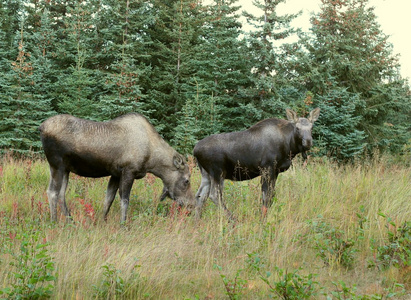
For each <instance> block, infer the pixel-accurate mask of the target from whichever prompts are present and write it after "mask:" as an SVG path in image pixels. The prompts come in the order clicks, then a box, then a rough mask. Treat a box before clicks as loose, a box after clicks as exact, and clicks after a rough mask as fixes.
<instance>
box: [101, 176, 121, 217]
mask: <svg viewBox="0 0 411 300" xmlns="http://www.w3.org/2000/svg"><path fill="white" fill-rule="evenodd" d="M119 185H120V179H119V178H118V177H115V176H111V177H110V180H109V182H108V186H107V193H106V200H105V201H104V213H103V217H104V221H107V214H108V212H109V211H110V207H111V204H113V201H114V198H115V197H116V193H117V191H118V187H119Z"/></svg>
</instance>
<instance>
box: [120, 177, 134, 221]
mask: <svg viewBox="0 0 411 300" xmlns="http://www.w3.org/2000/svg"><path fill="white" fill-rule="evenodd" d="M134 178H135V176H133V174H132V173H128V172H123V174H122V176H121V178H120V185H119V193H120V201H121V224H123V225H124V224H125V222H126V218H127V209H128V205H129V202H130V193H131V188H132V187H133V182H134Z"/></svg>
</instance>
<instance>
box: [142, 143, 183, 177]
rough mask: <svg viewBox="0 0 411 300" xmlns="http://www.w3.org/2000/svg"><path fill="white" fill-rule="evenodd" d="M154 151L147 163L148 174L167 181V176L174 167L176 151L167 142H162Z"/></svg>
mask: <svg viewBox="0 0 411 300" xmlns="http://www.w3.org/2000/svg"><path fill="white" fill-rule="evenodd" d="M153 149H154V151H153V153H152V155H151V156H150V159H149V161H148V162H147V172H149V173H151V174H153V175H155V176H157V177H159V178H161V180H163V181H164V180H166V178H165V174H168V173H169V171H170V169H172V168H173V167H174V166H173V156H174V154H175V153H176V151H175V150H174V149H173V148H172V147H171V146H170V145H168V144H167V143H166V142H165V141H161V143H160V144H157V145H155V146H154V147H153Z"/></svg>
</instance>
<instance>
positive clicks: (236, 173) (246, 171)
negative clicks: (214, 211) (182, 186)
mask: <svg viewBox="0 0 411 300" xmlns="http://www.w3.org/2000/svg"><path fill="white" fill-rule="evenodd" d="M286 113H287V118H288V121H287V120H281V119H274V118H272V119H267V120H263V121H261V122H259V123H257V124H255V125H254V126H252V127H250V128H249V129H247V130H244V131H239V132H230V133H221V134H215V135H211V136H209V137H206V138H204V139H203V140H201V141H199V142H198V143H197V145H196V146H195V147H194V157H195V158H196V161H197V164H198V166H199V168H200V171H201V175H202V179H201V185H200V188H199V189H198V192H197V194H196V201H197V204H196V215H197V217H198V218H200V217H201V211H202V207H203V205H204V202H205V200H207V198H208V197H210V198H211V200H212V201H213V202H214V203H215V204H216V205H221V206H222V207H223V209H224V210H225V212H226V213H227V215H228V216H229V218H230V219H233V216H232V214H231V212H230V211H229V210H228V209H227V207H226V206H225V204H224V202H223V200H222V194H223V185H224V180H225V179H230V180H234V181H242V180H249V179H252V178H255V177H257V176H261V190H262V202H263V203H262V205H263V213H264V214H265V212H266V211H267V208H268V207H270V206H271V204H272V198H273V196H274V188H275V182H276V180H277V177H278V174H279V173H281V172H284V171H286V170H287V169H288V168H289V167H290V166H291V160H292V159H293V158H294V157H295V156H296V155H297V154H298V153H301V154H302V155H303V157H304V158H307V154H306V151H307V150H309V149H310V148H311V146H312V136H311V129H312V126H313V123H314V122H315V121H316V120H317V119H318V116H319V114H320V109H319V108H316V109H314V110H313V111H311V112H310V115H309V117H308V118H299V117H297V114H296V113H295V112H294V111H292V110H289V109H287V110H286Z"/></svg>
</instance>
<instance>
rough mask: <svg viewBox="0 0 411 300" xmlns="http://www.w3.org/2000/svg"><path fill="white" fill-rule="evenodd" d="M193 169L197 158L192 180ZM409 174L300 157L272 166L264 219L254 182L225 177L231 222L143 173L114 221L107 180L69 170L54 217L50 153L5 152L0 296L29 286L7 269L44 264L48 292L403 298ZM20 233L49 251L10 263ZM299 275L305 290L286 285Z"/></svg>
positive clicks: (410, 260) (59, 295)
mask: <svg viewBox="0 0 411 300" xmlns="http://www.w3.org/2000/svg"><path fill="white" fill-rule="evenodd" d="M200 179H201V177H200V174H199V171H198V169H196V168H194V170H193V174H192V186H193V189H194V190H196V189H197V188H198V186H199V183H200ZM410 179H411V169H410V167H405V166H401V165H392V164H388V163H386V162H385V161H384V160H375V161H370V162H366V163H361V164H356V165H348V166H339V165H336V164H333V163H331V162H329V161H328V160H326V159H311V161H310V162H309V164H308V165H307V166H306V167H303V165H302V164H301V162H299V161H298V160H297V161H296V162H295V166H294V167H293V168H291V169H290V170H288V171H287V172H284V173H282V174H281V175H280V177H279V179H278V181H277V193H276V199H275V203H274V205H273V206H272V207H271V209H270V210H269V211H268V215H267V218H266V220H262V219H261V217H260V207H261V203H260V202H261V199H260V197H261V196H260V184H259V180H252V181H245V182H237V183H233V182H230V181H226V184H225V192H224V198H225V200H226V202H227V206H228V207H229V209H230V210H231V211H233V213H234V214H235V215H236V217H237V218H238V222H237V223H236V224H231V223H229V222H228V220H227V219H226V217H225V215H224V213H223V212H221V211H220V210H219V209H218V208H217V207H215V205H214V204H213V203H212V202H211V201H208V202H207V205H206V206H205V208H204V213H203V218H202V219H201V220H200V221H199V222H198V223H197V222H196V220H195V218H194V217H186V216H182V215H181V214H179V213H178V211H177V210H176V209H175V208H174V206H173V205H172V200H167V201H166V202H161V203H160V202H159V200H158V198H159V196H160V194H161V191H162V183H161V181H160V180H158V179H155V178H153V177H148V178H147V177H146V178H145V179H143V180H139V181H136V182H135V183H134V186H133V190H132V196H131V198H130V207H129V211H128V220H127V224H126V226H125V227H121V226H120V222H119V220H120V212H119V207H120V205H119V201H118V198H117V199H116V201H115V203H114V204H113V207H112V209H111V211H110V214H109V220H108V221H107V223H105V222H103V221H102V217H101V214H102V208H103V201H104V195H105V189H106V185H107V183H108V178H102V179H88V178H80V177H78V176H75V175H73V174H72V175H70V182H69V188H68V191H67V203H68V206H69V207H70V210H71V212H72V216H73V219H74V224H66V223H65V222H64V217H63V216H60V221H59V223H58V224H52V223H51V222H50V217H49V209H48V203H47V195H46V189H47V185H48V180H49V171H48V166H47V163H46V162H45V161H44V160H41V159H37V160H17V159H13V158H12V157H11V156H5V157H3V158H1V159H0V254H1V256H0V291H3V293H4V294H3V296H2V295H0V298H1V297H4V295H5V293H6V292H7V291H10V290H12V289H13V288H14V290H17V287H19V286H22V285H24V284H26V285H27V286H28V287H29V288H30V287H31V286H29V284H28V283H22V282H19V281H18V280H17V279H16V278H17V277H18V276H19V274H23V273H24V274H26V273H27V272H30V271H31V270H35V269H36V268H37V269H38V268H39V266H43V265H44V264H46V263H48V262H49V263H51V264H49V266H50V270H49V272H50V273H51V275H53V276H55V277H56V279H55V280H51V281H46V280H45V279H43V281H41V280H40V282H37V283H36V284H34V285H35V286H37V287H38V286H43V287H47V286H48V285H49V284H51V285H52V286H51V287H52V288H51V289H50V290H51V298H52V299H266V298H269V296H271V297H273V298H278V299H287V298H285V296H284V295H286V296H288V297H289V298H288V299H326V298H327V296H328V297H329V299H388V298H391V299H409V298H410V297H411V292H410V290H411V257H410V255H408V253H409V252H407V250H409V251H410V253H411V249H410V247H411V242H410V234H411V230H410V232H409V231H404V230H403V231H401V226H403V225H404V224H406V222H410V221H411V201H410V200H411V185H410V181H411V180H410ZM410 225H411V224H410ZM404 228H406V227H404ZM34 233H35V234H34ZM390 233H391V236H392V235H395V236H396V237H397V239H394V238H391V239H390V238H389V237H390ZM23 242H24V243H25V244H26V245H28V246H30V247H32V249H33V251H34V252H36V251H38V252H41V251H43V250H45V251H46V252H47V255H49V256H47V255H39V256H40V257H43V256H44V257H43V258H42V259H43V260H42V261H39V260H37V261H34V259H33V260H27V259H26V260H27V261H28V262H27V263H26V264H25V265H24V267H21V265H20V267H19V268H17V267H16V263H15V262H16V260H18V259H21V258H22V257H26V258H27V255H28V254H27V253H26V252H24V251H23V250H22V247H21V245H22V243H23ZM1 245H3V246H1ZM384 247H385V248H384ZM383 248H384V249H385V252H384V255H386V256H388V257H386V259H387V260H386V261H385V260H384V261H383V259H382V258H381V257H380V256H379V255H380V254H381V253H383V250H382V249H383ZM387 249H388V250H387ZM392 249H396V250H392ZM11 253H13V254H14V255H11ZM41 253H43V252H41ZM41 253H40V254H41ZM31 255H32V256H35V255H34V254H31ZM254 259H256V260H254ZM251 260H253V262H251ZM396 262H398V263H396ZM16 274H17V275H16ZM50 278H53V277H50ZM309 278H310V279H309ZM299 282H300V283H303V284H302V287H304V288H306V291H305V294H304V295H306V296H304V297H305V298H303V296H302V295H303V292H302V290H301V289H298V288H297V287H296V286H293V284H298V283H299ZM313 282H314V283H313ZM396 284H400V286H396ZM48 287H50V286H48ZM283 287H285V288H284V289H283ZM287 288H288V289H287ZM281 291H285V294H281ZM0 293H1V292H0ZM390 293H391V294H390ZM47 296H48V294H44V295H42V297H44V298H45V297H47ZM293 297H294V298H293ZM310 297H311V298H310ZM39 298H41V297H39Z"/></svg>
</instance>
